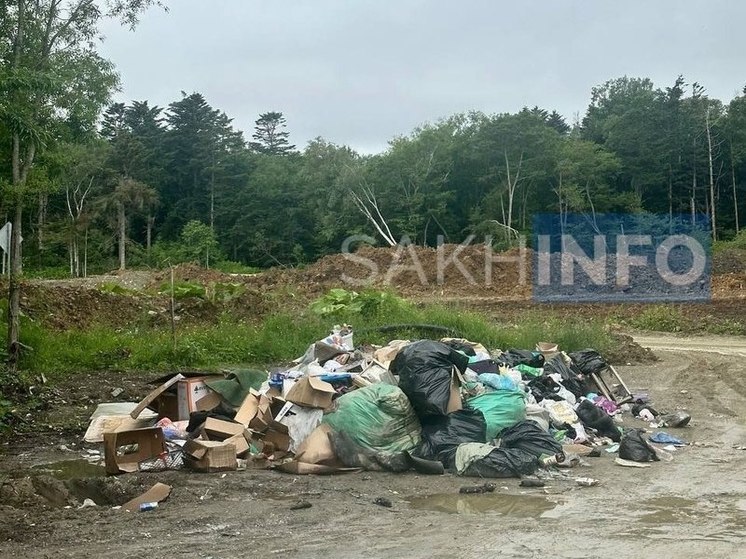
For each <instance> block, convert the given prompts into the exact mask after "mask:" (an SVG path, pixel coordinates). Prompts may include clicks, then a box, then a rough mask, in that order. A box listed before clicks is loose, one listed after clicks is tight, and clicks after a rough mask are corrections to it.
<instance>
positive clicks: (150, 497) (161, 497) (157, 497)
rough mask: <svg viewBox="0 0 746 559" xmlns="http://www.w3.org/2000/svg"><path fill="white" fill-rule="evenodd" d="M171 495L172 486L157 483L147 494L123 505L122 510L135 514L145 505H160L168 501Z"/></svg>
mask: <svg viewBox="0 0 746 559" xmlns="http://www.w3.org/2000/svg"><path fill="white" fill-rule="evenodd" d="M170 494H171V486H170V485H166V484H164V483H156V484H155V485H154V486H153V487H151V488H150V489H148V490H147V491H146V492H145V493H143V494H142V495H140V496H139V497H135V498H134V499H132V500H131V501H127V502H126V503H124V504H123V505H122V509H124V510H125V511H127V512H134V511H136V510H140V506H142V505H143V504H152V503H156V504H157V503H160V502H161V501H165V500H166V499H168V496H169V495H170Z"/></svg>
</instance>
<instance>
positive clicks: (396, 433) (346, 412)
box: [322, 383, 421, 453]
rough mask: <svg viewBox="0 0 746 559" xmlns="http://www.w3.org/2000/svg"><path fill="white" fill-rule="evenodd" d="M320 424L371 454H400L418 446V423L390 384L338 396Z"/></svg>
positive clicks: (368, 387)
mask: <svg viewBox="0 0 746 559" xmlns="http://www.w3.org/2000/svg"><path fill="white" fill-rule="evenodd" d="M322 422H323V423H327V424H329V426H330V427H331V428H332V429H333V430H334V431H338V432H342V433H345V434H346V435H348V436H349V437H350V438H351V439H352V440H353V441H354V442H356V443H357V444H359V445H360V446H362V447H365V448H368V449H371V450H375V451H385V452H392V453H395V452H402V451H404V450H412V449H414V448H415V447H416V446H417V445H418V444H419V443H420V431H421V429H420V422H419V420H418V419H417V416H416V415H415V413H414V410H413V409H412V406H411V404H410V403H409V400H408V399H407V397H406V395H405V394H404V392H402V391H401V390H400V389H399V388H398V387H396V386H391V385H390V384H383V383H381V384H373V385H371V386H366V387H364V388H359V389H358V390H354V391H352V392H348V393H347V394H345V395H343V396H340V397H339V398H337V400H336V403H335V407H334V408H333V411H332V412H331V413H328V414H326V415H325V416H324V419H323V421H322Z"/></svg>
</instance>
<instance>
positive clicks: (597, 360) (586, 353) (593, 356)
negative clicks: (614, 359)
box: [569, 349, 606, 375]
mask: <svg viewBox="0 0 746 559" xmlns="http://www.w3.org/2000/svg"><path fill="white" fill-rule="evenodd" d="M569 357H570V359H572V361H573V363H575V365H576V366H577V367H578V370H580V372H582V373H583V374H584V375H591V374H594V373H598V372H600V371H603V370H604V369H605V368H606V361H604V358H603V357H601V354H600V353H598V352H597V351H596V350H595V349H582V350H580V351H575V352H573V353H570V354H569Z"/></svg>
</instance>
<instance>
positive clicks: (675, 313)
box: [627, 305, 692, 332]
mask: <svg viewBox="0 0 746 559" xmlns="http://www.w3.org/2000/svg"><path fill="white" fill-rule="evenodd" d="M689 322H690V321H689V320H688V319H687V317H686V316H685V315H684V313H683V312H681V310H680V309H678V308H676V307H674V306H671V305H653V306H650V307H646V308H645V309H644V310H643V311H642V312H641V313H640V314H638V315H637V316H635V317H633V318H631V319H629V320H628V321H627V323H628V324H629V325H630V326H632V327H633V328H638V329H640V330H651V331H656V332H683V331H690V330H691V329H692V328H691V325H690V324H689Z"/></svg>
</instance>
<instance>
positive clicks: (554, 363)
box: [544, 354, 590, 397]
mask: <svg viewBox="0 0 746 559" xmlns="http://www.w3.org/2000/svg"><path fill="white" fill-rule="evenodd" d="M555 373H557V374H559V375H560V377H562V386H564V387H565V388H567V389H568V390H569V391H570V392H572V393H573V394H574V395H575V396H576V397H580V396H585V395H586V394H588V392H590V390H588V387H587V386H586V385H585V379H584V378H583V376H582V375H583V373H581V372H580V370H578V369H577V368H574V364H573V365H568V364H567V363H565V360H564V359H563V357H562V355H561V354H558V355H555V356H554V357H552V358H551V359H550V360H549V361H547V362H546V363H545V364H544V374H545V375H551V374H555Z"/></svg>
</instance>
